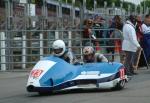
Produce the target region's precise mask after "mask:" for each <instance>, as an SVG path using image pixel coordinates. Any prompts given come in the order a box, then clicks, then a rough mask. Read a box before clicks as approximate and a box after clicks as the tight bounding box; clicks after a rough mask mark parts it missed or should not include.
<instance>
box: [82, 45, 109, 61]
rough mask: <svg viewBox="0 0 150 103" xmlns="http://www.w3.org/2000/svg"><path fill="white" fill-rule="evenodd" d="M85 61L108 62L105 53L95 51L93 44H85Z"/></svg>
mask: <svg viewBox="0 0 150 103" xmlns="http://www.w3.org/2000/svg"><path fill="white" fill-rule="evenodd" d="M83 61H84V62H85V63H93V62H108V60H107V58H106V57H105V56H104V55H103V54H100V53H95V50H94V48H93V47H91V46H85V47H84V48H83Z"/></svg>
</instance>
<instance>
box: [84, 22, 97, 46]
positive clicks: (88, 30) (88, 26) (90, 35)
mask: <svg viewBox="0 0 150 103" xmlns="http://www.w3.org/2000/svg"><path fill="white" fill-rule="evenodd" d="M92 29H93V20H92V19H87V20H85V21H84V31H83V39H84V40H83V45H84V46H87V45H91V42H92V43H94V40H96V36H95V32H94V31H93V30H92ZM85 39H86V40H85Z"/></svg>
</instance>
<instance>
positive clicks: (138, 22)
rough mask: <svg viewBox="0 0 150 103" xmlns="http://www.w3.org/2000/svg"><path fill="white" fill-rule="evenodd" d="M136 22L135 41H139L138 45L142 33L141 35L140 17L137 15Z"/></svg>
mask: <svg viewBox="0 0 150 103" xmlns="http://www.w3.org/2000/svg"><path fill="white" fill-rule="evenodd" d="M136 21H137V24H136V35H137V40H138V41H139V43H140V42H141V40H142V39H143V33H142V24H143V22H142V19H141V16H140V15H138V16H136Z"/></svg>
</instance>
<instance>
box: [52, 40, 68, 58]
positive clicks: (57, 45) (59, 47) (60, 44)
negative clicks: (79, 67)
mask: <svg viewBox="0 0 150 103" xmlns="http://www.w3.org/2000/svg"><path fill="white" fill-rule="evenodd" d="M52 48H53V51H54V55H55V56H62V55H63V54H64V53H65V50H66V46H65V43H64V41H63V40H56V41H54V42H53V45H52Z"/></svg>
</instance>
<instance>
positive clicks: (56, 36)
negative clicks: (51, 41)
mask: <svg viewBox="0 0 150 103" xmlns="http://www.w3.org/2000/svg"><path fill="white" fill-rule="evenodd" d="M55 39H59V32H58V31H55Z"/></svg>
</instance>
